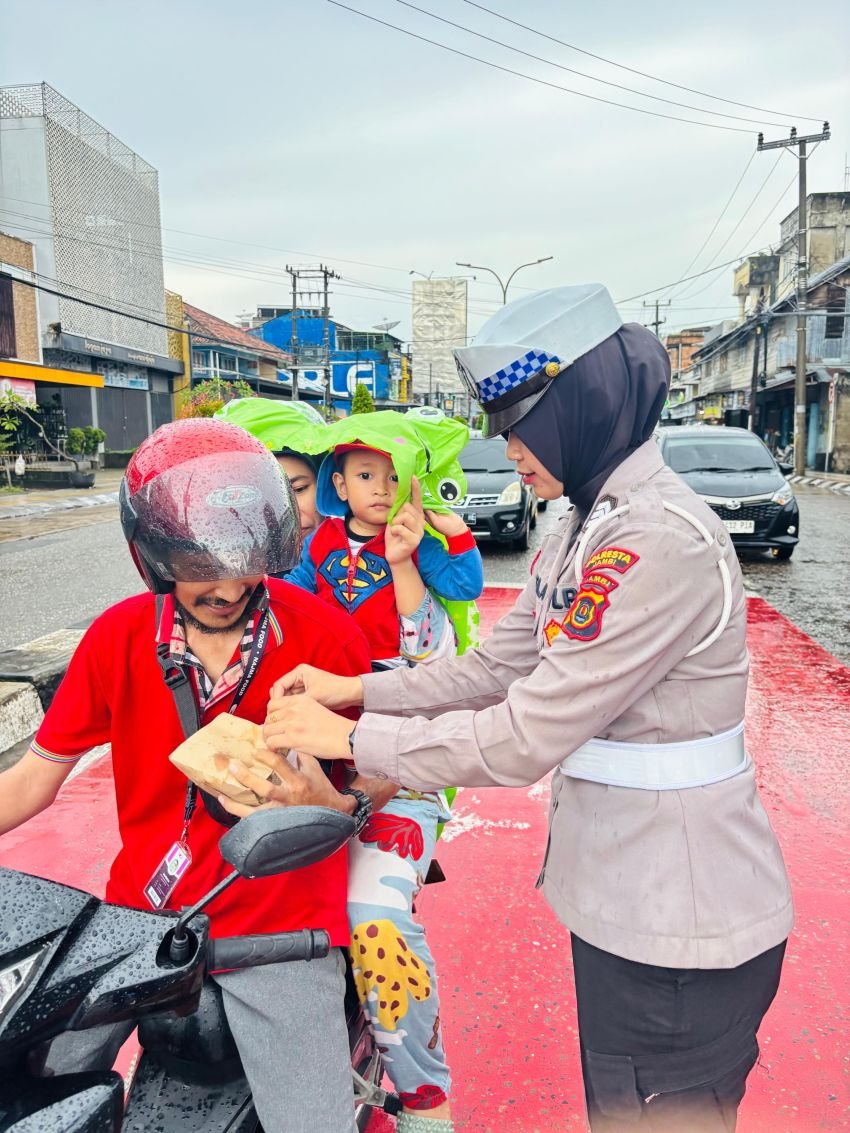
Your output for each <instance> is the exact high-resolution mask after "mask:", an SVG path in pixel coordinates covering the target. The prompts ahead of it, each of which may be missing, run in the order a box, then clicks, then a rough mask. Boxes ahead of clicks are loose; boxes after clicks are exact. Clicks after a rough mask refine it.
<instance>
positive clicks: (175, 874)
mask: <svg viewBox="0 0 850 1133" xmlns="http://www.w3.org/2000/svg"><path fill="white" fill-rule="evenodd" d="M268 635H269V613H268V610H264V611H263V613H262V614H261V615H260V620H259V622H258V624H257V631H256V633H255V634H254V643H253V645H252V646H251V654H250V656H249V658H248V663H247V664H246V666H245V669H244V671H243V673H242V679H241V680H240V682H239V686H238V687H237V689H236V692H235V693H234V694H233V699H232V701H231V702H230V707H229V708H228V710H227V711H228V712H230V713H234V712H235V711H236V709H237V708H238V707H239V705H240V704H241V703H242V698H243V697H244V696H245V693H246V692H247V691H248V686H249V685H250V684H251V681H252V680H253V678H254V676H255V674H256V672H257V668H258V667H259V664H260V661H261V659H262V656H263V653H264V652H265V648H266V641H267V639H268ZM181 677H182V679H183V680H185V679H186V678H185V674H184V673H183V672H182V669H181ZM166 683H167V684H169V687H170V688H171V689H172V691H175V689H174V683H175V682H174V679H172V680H171V681H169V679H168V675H167V674H166ZM193 699H194V698H193ZM181 720H182V713H181ZM184 730H186V729H185V727H184ZM187 738H188V737H187ZM197 805H198V787H197V784H196V783H193V782H191V780H190V781H189V783H188V784H187V786H186V802H185V805H184V807H183V829H182V831H181V832H180V837H179V838H178V840H177V841H176V842H174V843H172V845H171V846H170V847H169V849H168V852H167V853H166V855H165V857H164V858H163V859H162V861H161V862H160V863H159V865H158V866H157V868H156V871H155V872H154V874H153V876H152V877H151V879H150V881H149V882H148V883H147V885H146V886H145V897H146V898H147V900H148V902H149V903H150V905H151V906H152V908H154V909H162V908H164V907H165V905H166V904H167V903H168V899H169V898H170V897H171V894H172V893H173V892H174V890H175V889H176V888H177V883H178V881H179V880H180V878H181V877H182V876H183V875H184V873H185V872H186V870H187V869H188V868H189V866H190V865H191V864H192V852H191V850H190V849H189V842H188V837H189V823H190V822H191V821H192V815H193V814H194V813H195V810H196V809H197Z"/></svg>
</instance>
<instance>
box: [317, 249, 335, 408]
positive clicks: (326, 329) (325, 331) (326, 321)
mask: <svg viewBox="0 0 850 1133" xmlns="http://www.w3.org/2000/svg"><path fill="white" fill-rule="evenodd" d="M319 270H320V271H321V273H322V279H323V282H324V286H323V292H324V301H323V304H322V346H323V348H324V357H325V375H326V377H325V415H326V416H327V410H328V408H329V407H330V404H331V343H330V318H331V312H330V307H329V305H328V280H329V279H339V276H338V275H337V273H336V272H335V271H331V270H330V268H326V267H325V265H324V264H322V265H321V267H320V268H319Z"/></svg>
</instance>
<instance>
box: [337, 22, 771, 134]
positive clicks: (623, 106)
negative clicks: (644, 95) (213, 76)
mask: <svg viewBox="0 0 850 1133" xmlns="http://www.w3.org/2000/svg"><path fill="white" fill-rule="evenodd" d="M328 3H329V4H333V6H334V7H335V8H344V9H345V11H346V12H353V13H354V15H355V16H362V17H363V19H364V20H371V21H372V23H375V24H380V25H381V26H382V27H385V28H390V30H391V31H397V32H400V33H401V34H402V35H406V36H410V38H411V39H418V40H419V41H420V42H421V43H429V44H430V45H431V46H432V47H439V48H440V50H441V51H448V52H450V53H451V54H452V55H459V56H460V57H461V58H462V59H469V60H471V61H472V62H473V63H481V64H483V66H485V67H490V68H492V69H493V70H494V71H501V72H502V73H503V74H506V75H513V76H514V77H515V78H518V79H526V80H528V82H532V83H537V84H538V85H539V86H543V87H549V88H550V89H551V90H557V91H561V93H562V94H573V95H577V96H578V97H579V98H587V99H590V101H591V102H601V103H603V104H604V105H605V106H615V107H617V108H618V109H620V110H631V111H634V113H635V114H648V115H649V116H650V117H651V118H665V119H667V120H668V121H669V122H684V123H685V124H686V125H688V126H705V127H707V128H708V129H711V130H729V131H731V132H732V133H736V134H751V133H755V131H753V130H747V129H745V128H744V127H743V126H724V125H722V124H721V123H719V122H701V121H700V120H699V119H697V118H681V117H679V116H677V115H675V114H664V113H663V112H662V111H660V110H646V109H645V108H644V107H641V106H629V104H628V103H626V102H614V101H613V100H612V99H610V98H600V97H599V96H598V95H595V94H587V93H586V92H585V91H580V90H573V89H572V88H571V87H564V86H561V85H560V83H552V82H549V80H548V79H541V78H538V77H537V76H535V75H527V74H526V73H525V72H524V71H515V70H514V69H513V68H512V67H505V66H503V65H502V64H501V63H493V62H491V61H490V60H489V59H482V58H481V56H480V55H471V54H470V53H469V52H468V51H461V50H460V49H459V48H457V47H449V45H448V44H447V43H440V42H439V40H436V39H429V38H428V36H425V35H419V33H418V32H415V31H410V30H409V29H408V28H402V27H399V26H398V24H391V23H390V22H389V21H388V20H381V19H378V17H377V16H372V15H370V14H369V13H368V12H361V11H360V9H359V8H351V7H349V5H348V4H343V3H341V2H340V0H328Z"/></svg>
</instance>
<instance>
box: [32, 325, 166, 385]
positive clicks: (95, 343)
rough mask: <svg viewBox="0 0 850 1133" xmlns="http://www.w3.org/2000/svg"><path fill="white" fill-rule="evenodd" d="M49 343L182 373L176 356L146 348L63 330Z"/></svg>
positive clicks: (97, 356)
mask: <svg viewBox="0 0 850 1133" xmlns="http://www.w3.org/2000/svg"><path fill="white" fill-rule="evenodd" d="M49 345H50V346H51V347H54V346H55V347H56V348H58V349H59V350H69V351H71V352H72V353H74V354H88V355H90V356H91V357H93V358H110V359H111V360H112V361H113V362H132V363H134V364H135V365H136V366H148V367H149V368H150V369H152V370H167V371H168V372H169V373H171V374H182V373H183V363H182V362H180V361H178V359H176V358H168V357H167V356H165V355H163V354H149V353H148V352H147V351H146V350H134V349H133V348H132V347H129V346H116V345H115V344H114V343H112V342H101V341H100V339H97V338H86V337H84V336H83V335H79V334H67V333H66V332H65V331H63V332H62V333H61V334H60V335H59V337H58V339H57V340H56V341H55V343H54V342H51V343H50V344H49ZM107 384H113V383H107Z"/></svg>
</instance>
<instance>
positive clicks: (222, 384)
mask: <svg viewBox="0 0 850 1133" xmlns="http://www.w3.org/2000/svg"><path fill="white" fill-rule="evenodd" d="M256 396H257V394H256V392H255V391H254V390H253V389H252V388H251V386H250V385H249V384H248V383H247V382H246V381H243V380H242V378H237V379H236V380H235V381H232V382H230V381H225V379H224V378H209V379H208V380H207V381H204V382H198V384H197V385H196V386H193V387H192V389H191V390H189V391H188V392H187V393H186V394H185V395H184V397H183V401H182V403H181V405H180V410H179V412H178V414H177V416H178V417H214V416H215V414H216V413H218V411H219V409H221V408H222V406H224V405H226V404H227V402H228V401H233V399H234V398H236V397H256Z"/></svg>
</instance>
